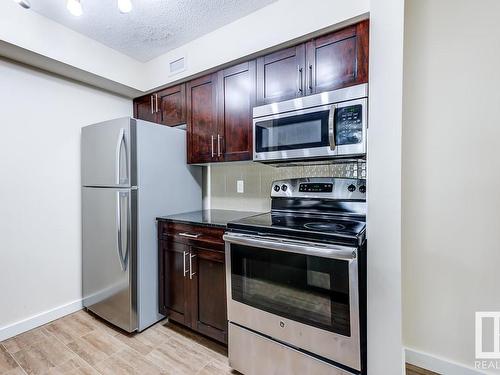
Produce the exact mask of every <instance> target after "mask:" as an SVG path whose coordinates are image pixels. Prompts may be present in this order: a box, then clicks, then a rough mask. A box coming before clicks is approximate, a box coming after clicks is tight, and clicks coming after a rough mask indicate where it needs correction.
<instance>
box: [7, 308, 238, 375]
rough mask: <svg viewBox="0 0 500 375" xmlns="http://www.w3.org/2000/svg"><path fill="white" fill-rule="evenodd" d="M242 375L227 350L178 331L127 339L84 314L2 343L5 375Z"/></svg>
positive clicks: (158, 330) (167, 327)
mask: <svg viewBox="0 0 500 375" xmlns="http://www.w3.org/2000/svg"><path fill="white" fill-rule="evenodd" d="M99 374H101V375H114V374H120V375H121V374H124V375H135V374H137V375H138V374H141V375H164V374H165V375H166V374H173V375H185V374H189V375H191V374H197V375H212V374H238V372H236V371H232V370H231V369H230V368H229V366H228V361H227V349H226V348H225V347H224V346H222V345H219V344H218V343H216V342H214V341H212V340H209V339H207V338H204V337H201V336H199V335H197V334H195V333H193V332H191V331H189V330H187V329H184V328H182V327H180V326H178V325H175V324H171V323H167V322H166V320H164V321H162V322H160V323H157V324H156V325H154V326H153V327H150V328H148V329H147V330H145V331H144V332H141V333H138V334H126V333H124V332H122V331H120V330H118V329H115V328H113V327H112V326H110V325H107V324H106V323H104V322H103V321H102V320H100V319H98V318H96V317H95V316H93V315H92V314H90V313H87V312H85V311H83V310H82V311H78V312H76V313H74V314H71V315H68V316H65V317H63V318H61V319H58V320H55V321H53V322H51V323H49V324H46V325H44V326H42V327H39V328H36V329H33V330H31V331H28V332H25V333H22V334H20V335H18V336H15V337H13V338H10V339H8V340H5V341H3V342H1V343H0V375H99Z"/></svg>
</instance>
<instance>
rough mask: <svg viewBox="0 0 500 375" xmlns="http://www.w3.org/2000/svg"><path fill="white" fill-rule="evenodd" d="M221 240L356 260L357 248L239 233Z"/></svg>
mask: <svg viewBox="0 0 500 375" xmlns="http://www.w3.org/2000/svg"><path fill="white" fill-rule="evenodd" d="M223 238H224V241H226V242H229V243H234V244H238V245H243V246H253V247H259V248H265V249H271V250H277V251H284V252H287V253H295V254H303V255H310V256H317V257H321V258H330V259H340V260H352V259H356V258H357V256H358V250H357V248H355V247H348V246H340V245H330V244H322V243H316V242H309V241H297V240H288V239H282V238H276V237H266V236H252V235H247V234H239V233H225V234H224V236H223Z"/></svg>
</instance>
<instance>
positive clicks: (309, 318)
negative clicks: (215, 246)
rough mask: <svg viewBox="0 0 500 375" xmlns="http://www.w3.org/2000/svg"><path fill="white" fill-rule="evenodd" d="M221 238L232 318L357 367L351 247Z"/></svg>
mask: <svg viewBox="0 0 500 375" xmlns="http://www.w3.org/2000/svg"><path fill="white" fill-rule="evenodd" d="M224 239H225V241H226V277H227V294H228V319H229V321H230V322H233V323H236V324H238V325H241V326H243V327H246V328H249V329H251V330H254V331H256V332H259V333H261V334H264V335H266V336H269V337H271V338H274V339H276V340H279V341H281V342H284V343H287V344H289V345H292V346H294V347H297V348H300V349H302V350H304V351H307V352H310V353H313V354H316V355H319V356H321V357H324V358H327V359H329V360H332V361H334V362H337V363H340V364H343V365H345V366H348V367H350V368H352V369H355V370H361V353H360V331H359V289H358V262H357V249H356V248H351V247H344V246H335V245H326V244H318V243H311V242H306V241H295V240H283V239H278V238H273V237H263V236H251V235H246V234H239V233H226V234H225V235H224Z"/></svg>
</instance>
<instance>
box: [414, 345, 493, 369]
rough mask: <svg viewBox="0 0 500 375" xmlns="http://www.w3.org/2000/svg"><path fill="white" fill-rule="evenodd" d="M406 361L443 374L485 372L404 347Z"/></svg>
mask: <svg viewBox="0 0 500 375" xmlns="http://www.w3.org/2000/svg"><path fill="white" fill-rule="evenodd" d="M405 353H406V362H407V363H409V364H411V365H415V366H417V367H420V368H423V369H426V370H430V371H434V372H437V373H438V374H443V375H484V374H485V373H484V372H482V371H479V370H477V369H474V368H472V367H468V366H465V365H462V364H459V363H456V362H452V361H449V360H447V359H444V358H439V357H436V356H434V355H431V354H428V353H423V352H420V351H418V350H415V349H411V348H405Z"/></svg>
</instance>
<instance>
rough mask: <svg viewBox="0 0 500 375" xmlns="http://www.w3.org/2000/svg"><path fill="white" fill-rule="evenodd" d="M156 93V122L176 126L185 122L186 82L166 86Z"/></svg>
mask: <svg viewBox="0 0 500 375" xmlns="http://www.w3.org/2000/svg"><path fill="white" fill-rule="evenodd" d="M156 95H158V122H159V123H160V124H162V125H167V126H176V125H181V124H185V123H186V84H185V83H182V84H180V85H177V86H173V87H169V88H166V89H165V90H162V91H159V92H158V93H157V94H156Z"/></svg>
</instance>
